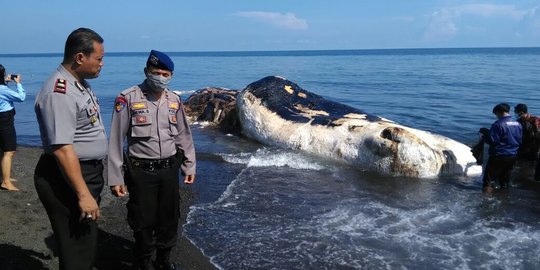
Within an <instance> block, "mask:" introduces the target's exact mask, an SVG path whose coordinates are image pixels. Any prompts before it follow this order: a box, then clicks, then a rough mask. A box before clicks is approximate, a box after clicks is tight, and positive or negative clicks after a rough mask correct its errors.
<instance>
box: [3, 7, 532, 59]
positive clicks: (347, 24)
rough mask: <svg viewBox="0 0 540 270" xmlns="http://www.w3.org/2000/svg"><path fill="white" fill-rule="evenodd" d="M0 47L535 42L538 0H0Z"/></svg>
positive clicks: (178, 48) (194, 48)
mask: <svg viewBox="0 0 540 270" xmlns="http://www.w3.org/2000/svg"><path fill="white" fill-rule="evenodd" d="M0 5H1V6H2V14H1V15H0V23H1V25H2V26H3V29H4V30H3V33H2V35H1V36H0V54H12V53H62V52H63V48H64V42H65V39H66V37H67V36H68V35H69V33H70V32H71V31H73V30H74V29H76V28H79V27H88V28H91V29H93V30H95V31H96V32H98V33H99V34H100V35H101V36H102V37H103V38H104V39H105V44H104V45H105V50H106V51H107V52H146V51H149V50H150V49H157V50H161V51H166V52H173V51H174V52H200V51H279V50H339V49H395V48H463V47H538V46H539V44H540V0H536V1H533V0H513V1H499V0H483V1H470V0H332V1H330V0H196V1H184V0H146V1H139V0H131V1H125V0H108V1H104V0H93V1H68V0H47V1H43V0H32V1H25V0H18V1H6V0H0Z"/></svg>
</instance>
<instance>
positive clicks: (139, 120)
mask: <svg viewBox="0 0 540 270" xmlns="http://www.w3.org/2000/svg"><path fill="white" fill-rule="evenodd" d="M148 91H150V90H149V88H148V86H147V84H146V81H145V82H143V83H142V84H140V85H137V86H133V87H131V88H129V89H127V90H124V91H122V92H121V93H120V95H119V96H118V97H117V98H116V102H115V108H114V110H113V116H112V123H111V130H110V133H111V134H110V138H109V156H108V168H107V170H108V176H107V178H108V185H109V186H115V185H123V184H126V185H127V187H128V191H129V201H128V204H127V208H128V223H129V225H130V227H131V228H132V230H133V232H134V237H135V247H134V253H135V258H136V259H138V260H147V259H149V258H150V257H151V256H152V254H153V253H154V250H156V249H157V256H158V257H159V256H160V253H161V254H167V253H168V252H170V250H171V249H172V247H174V245H175V243H176V236H177V230H178V218H179V199H180V195H179V191H178V188H179V183H178V182H179V168H180V169H181V170H182V172H183V174H185V175H194V174H195V165H196V164H195V148H194V145H193V139H192V135H191V130H190V128H189V124H188V122H187V119H186V115H185V112H184V109H183V105H182V102H181V100H180V97H179V96H177V95H176V94H174V93H173V92H171V91H169V90H167V89H165V90H164V91H163V92H162V94H161V98H160V99H159V100H155V101H154V100H152V98H151V95H149V94H148ZM125 138H127V157H126V156H125V154H124V140H125ZM177 151H179V152H178V153H177ZM182 152H183V154H182ZM182 156H183V157H182Z"/></svg>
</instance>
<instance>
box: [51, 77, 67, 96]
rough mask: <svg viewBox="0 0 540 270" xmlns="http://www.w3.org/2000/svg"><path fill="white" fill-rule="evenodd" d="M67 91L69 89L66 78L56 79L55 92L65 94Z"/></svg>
mask: <svg viewBox="0 0 540 270" xmlns="http://www.w3.org/2000/svg"><path fill="white" fill-rule="evenodd" d="M66 91H67V84H66V80H64V79H56V83H55V84H54V92H56V93H62V94H65V93H66Z"/></svg>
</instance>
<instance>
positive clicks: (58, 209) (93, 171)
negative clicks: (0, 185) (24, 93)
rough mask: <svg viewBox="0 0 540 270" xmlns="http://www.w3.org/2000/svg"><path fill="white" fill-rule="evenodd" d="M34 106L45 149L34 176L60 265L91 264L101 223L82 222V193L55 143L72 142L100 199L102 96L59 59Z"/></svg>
mask: <svg viewBox="0 0 540 270" xmlns="http://www.w3.org/2000/svg"><path fill="white" fill-rule="evenodd" d="M34 110H35V113H36V117H37V121H38V124H39V129H40V134H41V140H42V143H43V150H44V154H43V155H42V156H41V157H40V159H39V162H38V164H37V166H36V170H35V174H34V182H35V186H36V191H37V193H38V195H39V198H40V200H41V202H42V203H43V206H44V207H45V209H46V211H47V215H48V216H49V220H50V222H51V226H52V229H53V232H54V236H55V239H56V240H57V242H58V248H59V258H60V268H61V269H91V268H92V265H93V263H94V260H95V251H96V250H95V249H96V247H97V224H96V222H95V221H90V222H86V223H83V222H79V217H80V214H81V213H80V209H79V205H78V199H77V196H76V194H75V193H74V191H73V189H72V188H71V186H70V185H69V184H68V180H67V179H66V178H65V177H64V174H63V172H62V171H61V169H60V165H59V164H58V163H57V161H56V158H55V157H54V156H53V154H52V151H53V147H54V146H55V145H66V144H71V145H73V147H74V149H75V152H76V154H77V156H78V157H79V161H80V165H81V172H82V175H83V178H84V180H85V182H86V185H87V186H88V189H89V190H90V193H91V194H92V195H93V196H94V198H95V199H96V201H97V202H98V203H99V200H100V193H101V190H102V189H103V185H104V180H103V166H104V164H103V162H102V161H103V160H104V158H105V157H106V155H107V137H106V135H105V129H104V126H103V122H102V118H101V115H100V108H99V102H98V99H97V97H96V95H95V94H94V92H93V91H92V90H91V89H90V86H89V85H88V84H87V82H86V81H82V82H79V81H77V80H76V79H75V77H73V75H72V74H71V73H69V72H68V71H67V70H66V69H65V68H64V67H63V66H62V65H60V66H59V67H58V69H57V70H56V72H54V73H53V74H52V75H51V77H49V79H48V80H47V81H46V82H45V84H44V85H43V87H42V88H41V91H40V92H39V94H38V96H37V97H36V102H35V106H34Z"/></svg>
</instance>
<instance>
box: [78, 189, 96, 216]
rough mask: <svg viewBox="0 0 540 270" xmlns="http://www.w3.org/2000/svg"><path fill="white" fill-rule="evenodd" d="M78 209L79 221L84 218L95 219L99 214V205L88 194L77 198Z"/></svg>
mask: <svg viewBox="0 0 540 270" xmlns="http://www.w3.org/2000/svg"><path fill="white" fill-rule="evenodd" d="M79 209H80V210H81V216H80V217H79V221H82V220H83V219H85V218H88V219H91V220H97V219H98V218H99V216H100V213H99V206H98V204H97V202H96V200H95V199H94V197H92V195H90V194H88V195H86V196H81V197H80V198H79Z"/></svg>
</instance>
